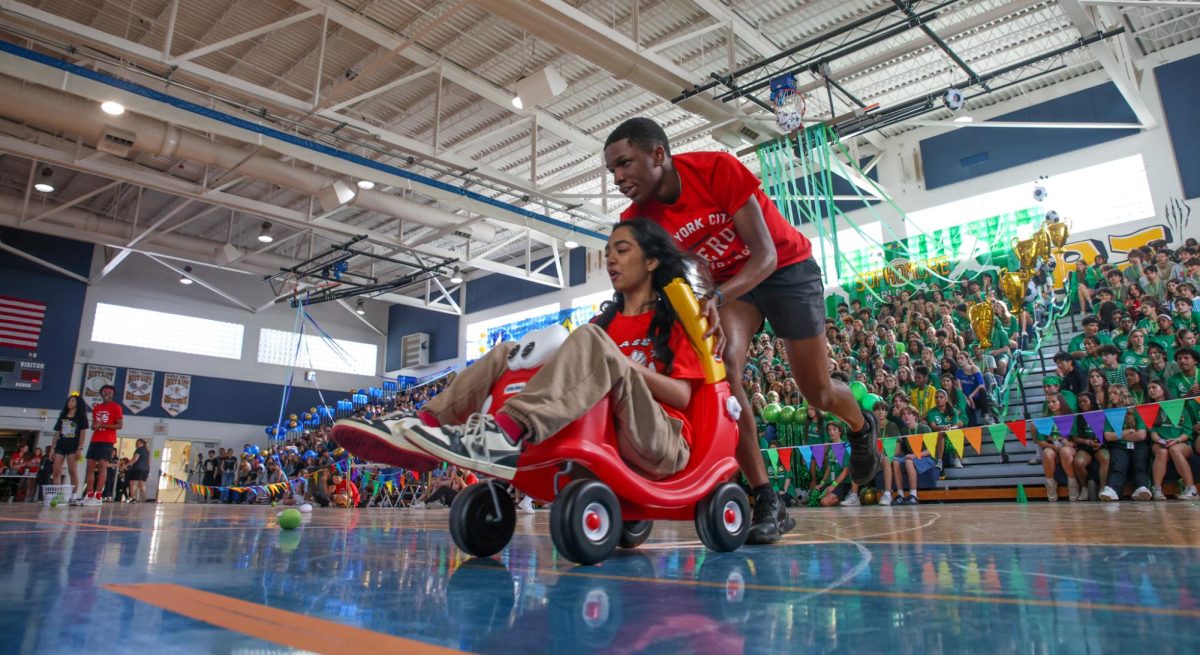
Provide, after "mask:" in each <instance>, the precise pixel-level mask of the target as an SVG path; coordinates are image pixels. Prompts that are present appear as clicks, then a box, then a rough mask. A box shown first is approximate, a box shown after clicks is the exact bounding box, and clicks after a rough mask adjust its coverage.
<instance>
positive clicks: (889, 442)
mask: <svg viewBox="0 0 1200 655" xmlns="http://www.w3.org/2000/svg"><path fill="white" fill-rule="evenodd" d="M879 442H880V443H882V444H883V453H884V454H885V455H887V456H888V459H891V458H893V457H895V456H896V437H888V438H886V439H880V440H879Z"/></svg>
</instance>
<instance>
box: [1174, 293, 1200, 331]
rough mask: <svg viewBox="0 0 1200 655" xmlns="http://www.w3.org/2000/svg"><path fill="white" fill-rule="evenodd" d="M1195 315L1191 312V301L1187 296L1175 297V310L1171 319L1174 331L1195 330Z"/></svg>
mask: <svg viewBox="0 0 1200 655" xmlns="http://www.w3.org/2000/svg"><path fill="white" fill-rule="evenodd" d="M1197 316H1198V315H1197V314H1195V313H1194V312H1192V301H1190V300H1188V299H1187V298H1176V299H1175V312H1174V318H1173V321H1174V323H1175V331H1176V332H1179V331H1180V330H1191V331H1193V332H1195V331H1196V328H1197V323H1196V319H1197Z"/></svg>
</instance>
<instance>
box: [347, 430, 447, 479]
mask: <svg viewBox="0 0 1200 655" xmlns="http://www.w3.org/2000/svg"><path fill="white" fill-rule="evenodd" d="M333 440H334V442H335V443H337V444H338V445H339V446H341V447H342V448H345V449H346V450H348V451H350V453H351V454H352V455H354V456H355V457H359V458H361V459H365V460H367V461H371V462H378V463H380V464H390V465H392V466H399V467H401V468H406V469H411V470H416V471H427V470H430V469H432V468H434V467H436V466H437V464H438V462H437V460H434V459H433V458H431V457H429V456H428V455H426V454H425V452H424V451H422V450H421V449H420V448H418V447H417V445H416V444H414V443H412V442H410V441H409V440H408V439H406V438H404V437H403V436H397V435H396V434H393V433H392V432H391V431H390V430H388V431H384V430H380V429H378V428H376V427H375V426H373V425H371V424H368V423H363V422H361V421H348V420H345V419H343V420H340V421H338V422H336V423H334V424H333Z"/></svg>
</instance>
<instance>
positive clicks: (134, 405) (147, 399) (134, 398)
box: [121, 368, 154, 414]
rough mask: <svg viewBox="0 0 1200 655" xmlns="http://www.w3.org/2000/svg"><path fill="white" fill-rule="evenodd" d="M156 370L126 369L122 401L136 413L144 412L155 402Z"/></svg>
mask: <svg viewBox="0 0 1200 655" xmlns="http://www.w3.org/2000/svg"><path fill="white" fill-rule="evenodd" d="M153 395H154V371H139V370H137V369H132V368H130V369H126V370H125V391H124V393H122V394H121V398H122V400H121V403H122V404H123V405H125V406H126V407H128V408H129V411H131V412H133V413H134V414H140V413H142V410H143V409H146V408H147V407H149V406H150V404H151V403H152V402H154V398H153Z"/></svg>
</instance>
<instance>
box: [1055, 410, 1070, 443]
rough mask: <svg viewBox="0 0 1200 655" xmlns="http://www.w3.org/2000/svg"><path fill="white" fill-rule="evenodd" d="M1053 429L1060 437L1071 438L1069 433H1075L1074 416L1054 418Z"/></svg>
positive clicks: (1067, 415)
mask: <svg viewBox="0 0 1200 655" xmlns="http://www.w3.org/2000/svg"><path fill="white" fill-rule="evenodd" d="M1054 427H1056V428H1058V434H1059V435H1061V436H1062V437H1064V438H1065V437H1069V436H1071V433H1072V432H1074V431H1075V415H1074V414H1066V415H1064V416H1055V417H1054Z"/></svg>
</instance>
